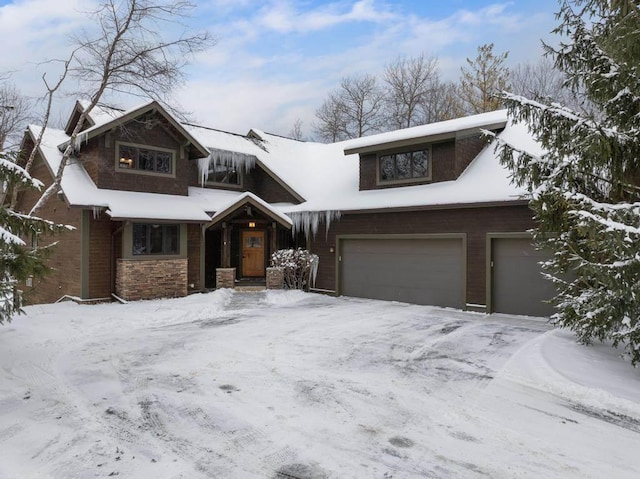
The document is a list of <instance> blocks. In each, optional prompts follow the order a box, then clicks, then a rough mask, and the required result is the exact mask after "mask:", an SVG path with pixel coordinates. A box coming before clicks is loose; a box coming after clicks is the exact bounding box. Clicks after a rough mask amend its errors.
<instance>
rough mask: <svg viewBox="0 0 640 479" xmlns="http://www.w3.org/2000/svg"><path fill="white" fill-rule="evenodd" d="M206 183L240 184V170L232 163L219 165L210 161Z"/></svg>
mask: <svg viewBox="0 0 640 479" xmlns="http://www.w3.org/2000/svg"><path fill="white" fill-rule="evenodd" d="M207 183H219V184H223V185H240V184H241V179H240V172H239V171H238V168H237V167H235V166H233V165H219V164H214V162H213V161H212V162H211V163H210V164H209V174H208V176H207Z"/></svg>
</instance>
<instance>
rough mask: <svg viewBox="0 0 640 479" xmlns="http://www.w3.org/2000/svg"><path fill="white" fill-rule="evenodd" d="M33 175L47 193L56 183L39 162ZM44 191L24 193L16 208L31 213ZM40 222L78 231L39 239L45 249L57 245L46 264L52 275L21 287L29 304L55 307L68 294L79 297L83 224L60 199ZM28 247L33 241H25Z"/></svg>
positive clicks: (45, 210)
mask: <svg viewBox="0 0 640 479" xmlns="http://www.w3.org/2000/svg"><path fill="white" fill-rule="evenodd" d="M31 175H32V176H34V177H35V178H38V179H39V180H40V181H42V182H43V183H44V184H45V186H44V187H43V189H42V191H44V190H45V189H46V188H47V187H48V186H49V185H50V184H51V183H52V180H53V177H52V175H51V173H50V171H49V169H48V167H47V166H46V165H45V164H44V162H43V161H42V160H41V159H40V158H37V159H36V162H35V163H34V165H33V167H32V169H31ZM42 191H35V190H24V191H23V192H22V193H20V196H19V201H18V204H17V205H16V208H17V210H18V211H21V212H28V211H29V210H30V209H31V207H32V206H33V205H34V204H35V203H36V201H37V200H38V199H39V198H40V196H41V195H42ZM38 216H40V217H41V218H44V219H47V220H50V221H53V222H55V223H59V224H66V225H70V226H73V227H75V228H76V229H75V230H73V231H65V232H63V233H60V234H59V235H56V236H45V237H42V236H41V237H40V238H38V244H39V245H40V246H44V245H46V244H50V243H52V242H55V241H57V242H58V244H57V245H56V246H55V247H54V248H55V249H54V251H53V254H52V255H51V257H50V258H49V260H48V262H47V264H48V265H49V266H50V267H51V268H52V271H51V273H50V274H49V275H47V276H46V277H45V278H44V279H43V280H34V281H33V286H26V284H20V285H19V286H18V287H19V289H21V290H22V291H23V295H24V296H23V297H24V300H25V302H26V303H27V304H39V303H52V302H54V301H56V300H58V299H60V298H61V297H62V296H64V295H65V294H68V295H70V296H80V248H81V246H80V242H81V233H80V222H81V216H82V210H80V209H74V208H69V207H68V206H67V204H66V203H65V202H64V200H62V199H61V198H60V197H58V196H56V195H54V196H53V197H51V198H50V199H49V200H48V201H47V203H46V204H45V206H44V208H42V209H41V210H40V211H39V212H38ZM24 239H25V241H27V244H29V241H30V238H24Z"/></svg>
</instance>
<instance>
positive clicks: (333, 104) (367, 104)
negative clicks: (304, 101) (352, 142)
mask: <svg viewBox="0 0 640 479" xmlns="http://www.w3.org/2000/svg"><path fill="white" fill-rule="evenodd" d="M383 105H384V92H383V90H382V89H381V88H380V87H379V86H378V82H377V80H376V78H375V77H374V76H371V75H360V76H354V77H345V78H343V79H342V80H341V82H340V88H338V89H336V90H333V91H332V92H330V93H329V97H328V98H327V100H325V101H324V102H323V104H322V106H321V107H320V108H319V109H318V110H316V117H317V118H318V120H320V122H319V124H318V125H316V127H315V130H316V134H317V135H318V136H319V137H320V138H322V139H323V140H326V141H339V140H346V139H349V138H359V137H361V136H364V135H367V134H370V133H376V132H378V131H380V129H381V127H382V125H383V115H382V107H383Z"/></svg>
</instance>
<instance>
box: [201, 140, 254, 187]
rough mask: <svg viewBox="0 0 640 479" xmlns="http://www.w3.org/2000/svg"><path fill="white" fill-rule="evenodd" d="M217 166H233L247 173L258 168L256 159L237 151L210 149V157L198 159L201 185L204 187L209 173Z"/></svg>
mask: <svg viewBox="0 0 640 479" xmlns="http://www.w3.org/2000/svg"><path fill="white" fill-rule="evenodd" d="M215 165H225V166H232V167H233V168H236V169H243V170H244V172H245V173H248V172H249V171H251V169H253V168H254V167H255V166H256V157H255V156H253V155H247V154H245V153H239V152H237V151H228V150H217V149H215V148H209V156H207V157H206V158H199V159H198V172H199V173H200V184H201V185H204V184H205V183H206V181H207V179H209V171H210V170H211V167H212V166H215Z"/></svg>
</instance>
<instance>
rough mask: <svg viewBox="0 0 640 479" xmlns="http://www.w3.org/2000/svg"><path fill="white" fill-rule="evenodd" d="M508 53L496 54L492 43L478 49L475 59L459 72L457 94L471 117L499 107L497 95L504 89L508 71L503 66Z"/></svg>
mask: <svg viewBox="0 0 640 479" xmlns="http://www.w3.org/2000/svg"><path fill="white" fill-rule="evenodd" d="M508 55H509V52H505V53H501V54H499V55H496V54H495V53H494V52H493V43H489V44H486V45H482V46H480V47H478V56H477V57H476V58H474V59H473V60H471V59H469V58H467V67H466V68H465V67H462V68H461V69H460V71H461V73H462V76H461V77H460V88H459V95H460V98H461V99H462V101H463V103H464V107H465V109H466V111H467V112H468V113H470V114H476V113H485V112H488V111H494V110H498V109H499V108H501V102H500V98H499V97H498V94H499V93H500V92H501V91H503V90H505V89H507V85H508V83H509V69H508V68H507V67H506V66H505V65H504V62H505V60H506V59H507V56H508Z"/></svg>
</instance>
